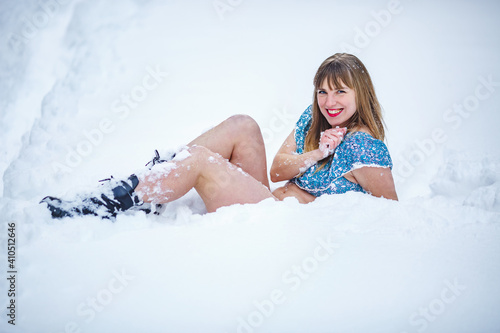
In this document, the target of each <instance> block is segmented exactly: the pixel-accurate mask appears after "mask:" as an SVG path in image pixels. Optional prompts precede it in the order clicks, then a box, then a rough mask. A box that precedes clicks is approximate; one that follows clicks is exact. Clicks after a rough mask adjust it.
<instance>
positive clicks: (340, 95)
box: [316, 79, 356, 127]
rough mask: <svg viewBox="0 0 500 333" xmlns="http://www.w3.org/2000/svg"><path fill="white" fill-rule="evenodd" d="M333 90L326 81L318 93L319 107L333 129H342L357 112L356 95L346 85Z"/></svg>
mask: <svg viewBox="0 0 500 333" xmlns="http://www.w3.org/2000/svg"><path fill="white" fill-rule="evenodd" d="M332 88H333V89H330V87H329V85H328V81H327V80H326V79H325V80H324V81H323V83H322V84H321V86H320V87H319V89H318V90H317V91H316V95H317V98H318V106H319V109H320V110H321V113H322V114H323V116H324V117H325V118H326V120H327V121H328V123H329V124H330V125H331V126H332V127H336V126H340V127H342V126H343V124H346V123H347V121H348V120H349V119H350V118H351V117H352V115H353V114H354V112H356V93H355V91H354V90H352V89H350V88H348V87H347V86H346V85H344V84H342V87H332Z"/></svg>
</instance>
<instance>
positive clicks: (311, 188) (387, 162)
mask: <svg viewBox="0 0 500 333" xmlns="http://www.w3.org/2000/svg"><path fill="white" fill-rule="evenodd" d="M311 120H312V105H311V106H309V107H308V108H307V109H306V110H305V111H304V113H303V114H302V115H301V116H300V119H299V121H298V122H297V125H296V128H295V143H296V144H297V151H296V153H297V154H302V153H303V152H304V141H305V138H306V134H307V131H308V130H309V128H310V127H311ZM365 166H372V167H382V168H391V169H392V160H391V156H390V155H389V151H388V149H387V146H386V145H385V144H384V143H383V142H382V141H380V140H377V139H375V138H374V137H372V136H371V135H370V134H368V133H364V132H351V133H348V134H347V135H346V136H345V137H344V140H343V141H342V142H341V143H340V145H338V147H337V148H336V150H335V153H334V155H333V158H331V157H330V159H329V161H328V163H327V164H326V165H325V166H324V167H323V168H322V169H321V170H319V171H318V172H316V173H315V171H316V169H317V168H318V164H314V165H313V166H311V167H310V168H309V169H307V170H306V171H305V172H304V173H303V174H301V175H300V176H298V177H296V178H293V179H291V182H292V183H294V184H296V185H297V186H298V187H300V188H301V189H303V190H305V191H307V192H309V193H310V194H312V195H314V196H316V197H319V196H320V195H323V194H339V193H345V192H348V191H357V192H364V193H366V191H365V190H364V189H363V188H362V187H361V185H359V184H355V183H353V182H351V181H349V180H347V179H346V178H345V177H344V175H345V174H347V173H348V172H350V171H352V170H355V169H359V168H362V167H365Z"/></svg>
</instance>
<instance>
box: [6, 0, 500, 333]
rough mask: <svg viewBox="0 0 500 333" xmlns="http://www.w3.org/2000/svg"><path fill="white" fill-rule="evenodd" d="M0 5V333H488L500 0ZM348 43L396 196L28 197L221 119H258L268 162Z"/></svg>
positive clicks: (497, 216)
mask: <svg viewBox="0 0 500 333" xmlns="http://www.w3.org/2000/svg"><path fill="white" fill-rule="evenodd" d="M0 6H1V9H0V15H1V20H0V22H2V23H1V25H0V29H1V31H2V34H0V35H1V36H2V40H1V42H2V48H4V49H3V50H5V52H2V53H1V55H0V57H1V60H2V61H1V62H0V64H1V65H0V74H1V81H0V88H1V91H2V93H1V96H2V98H1V99H0V103H1V104H0V107H1V112H2V113H1V119H0V120H1V123H0V126H1V131H0V137H1V140H2V143H3V145H2V147H1V150H0V152H1V156H2V159H1V164H0V170H1V172H2V175H3V177H2V189H3V191H2V192H3V196H2V197H1V200H0V212H1V216H2V221H3V222H4V223H2V225H3V231H2V232H0V247H1V248H3V249H4V251H5V249H6V248H7V244H8V243H9V240H8V238H9V237H10V236H9V231H8V230H9V224H10V225H11V227H10V229H11V233H12V232H14V233H15V236H16V241H17V242H16V257H15V267H14V269H15V270H16V271H17V273H16V274H15V275H16V279H14V280H15V281H14V280H12V281H14V282H15V283H14V284H12V283H13V282H12V281H11V280H8V279H6V278H3V279H1V280H0V281H1V282H0V290H2V292H1V305H2V308H3V310H2V318H3V319H2V320H0V330H1V331H2V332H4V331H6V332H33V331H37V332H109V331H121V332H137V331H148V332H164V331H173V332H200V331H202V332H221V331H225V332H240V333H252V332H273V333H274V332H306V331H307V332H330V331H335V332H367V331H371V332H373V331H374V332H398V333H402V332H407V333H410V332H440V333H442V332H454V333H456V332H494V331H498V330H499V329H500V320H499V319H498V316H497V313H498V312H499V311H500V301H499V300H500V287H499V286H498V283H497V281H498V278H499V277H500V264H499V263H500V260H499V253H500V251H499V250H500V242H499V239H500V228H499V222H500V183H499V174H500V172H499V171H500V152H499V150H498V148H497V147H496V146H495V143H496V142H497V141H498V134H497V133H498V132H497V129H496V126H497V124H498V120H500V119H499V118H500V116H498V114H499V113H498V112H497V111H498V105H499V104H500V100H499V97H498V92H497V89H498V84H497V83H496V82H497V80H498V78H499V77H500V65H499V63H498V61H497V59H498V55H499V53H500V44H499V42H498V38H497V36H496V34H497V31H498V29H497V28H498V22H497V18H496V16H495V15H494V13H495V12H497V11H498V4H496V3H495V2H484V3H483V4H482V6H477V4H472V3H471V4H469V3H467V2H465V1H464V2H461V1H458V2H456V1H454V2H451V1H449V2H447V1H445V2H440V3H439V4H436V3H434V2H430V1H428V2H425V1H424V2H418V3H413V2H403V1H401V2H391V3H386V2H377V3H374V2H370V3H368V2H360V3H358V4H356V5H354V4H333V3H330V2H327V1H318V2H314V3H309V4H306V3H303V4H300V3H289V2H286V3H285V2H281V1H276V2H272V3H269V2H263V1H255V2H240V3H236V2H229V1H228V2H225V1H214V2H203V1H195V2H192V3H190V5H189V6H188V5H186V4H184V3H182V2H176V1H173V2H169V3H168V4H164V3H162V2H160V1H147V2H139V1H122V2H120V3H116V4H113V3H109V2H103V1H97V0H95V1H94V0H91V1H74V2H63V1H48V2H41V3H40V4H36V5H35V4H28V3H23V2H3V3H2V4H0ZM228 6H229V7H228ZM450 8H453V15H451V12H450ZM464 17H466V18H467V22H468V24H465V25H464V24H463V22H464ZM332 18H335V20H336V22H335V27H336V28H335V29H333V30H332V21H331V20H332ZM422 18H425V24H423V21H422ZM370 29H371V30H370ZM330 32H331V33H330ZM346 47H351V48H354V49H355V50H353V51H354V52H355V53H356V54H357V55H359V56H360V58H361V59H362V60H363V61H364V62H365V64H366V65H367V67H368V68H369V69H370V72H371V74H372V77H373V79H374V82H375V86H376V88H377V92H378V94H379V95H380V99H381V102H382V105H383V106H384V108H385V115H386V121H387V125H388V129H389V131H388V146H389V149H390V151H391V154H392V156H393V160H394V162H395V168H394V170H393V171H394V175H395V179H396V185H397V189H398V193H399V195H400V199H401V200H400V201H399V202H393V201H388V200H385V199H379V198H373V197H370V196H368V195H363V194H359V193H348V194H344V195H334V196H323V197H321V198H319V199H318V200H316V201H315V202H313V203H311V204H308V205H300V204H298V202H297V201H296V200H294V199H287V200H285V201H284V202H274V201H271V200H267V201H264V202H261V203H259V204H256V205H236V206H231V207H225V208H222V209H220V210H218V211H217V212H215V213H210V214H207V213H206V210H205V207H204V205H203V202H202V201H201V200H200V198H199V197H198V195H197V194H196V193H195V192H189V193H188V194H187V195H186V196H184V197H183V198H181V199H180V200H178V201H176V202H173V203H170V204H168V205H167V207H166V208H165V211H164V212H163V213H162V215H160V216H146V215H144V213H143V212H132V213H127V214H123V215H120V216H118V218H117V219H116V222H114V223H113V222H110V221H101V220H99V219H97V218H94V217H84V218H83V217H81V218H74V219H63V220H57V221H54V220H52V219H51V218H50V215H49V212H48V210H46V209H45V208H44V207H43V206H42V205H38V201H39V200H40V199H41V198H42V197H44V196H45V195H56V196H71V195H74V194H76V193H79V192H81V191H86V190H89V189H93V188H94V187H95V186H96V184H97V180H99V179H103V178H106V177H109V175H114V176H115V177H117V178H119V177H127V176H128V175H129V174H130V173H132V172H136V171H140V170H141V169H143V168H144V165H145V164H146V163H147V162H148V161H149V160H151V158H152V157H153V151H154V149H160V150H161V151H165V153H168V152H169V151H172V150H175V149H176V148H177V147H180V146H182V145H183V144H185V143H186V142H188V140H190V139H191V138H192V137H193V136H195V135H197V134H199V133H201V132H202V131H204V130H206V129H207V128H210V127H211V126H213V125H215V124H216V123H217V122H219V121H220V120H223V119H224V118H225V117H227V116H229V115H232V114H234V113H246V114H250V115H252V116H253V117H254V118H255V119H256V120H257V121H258V122H259V124H260V125H261V128H262V131H263V133H264V137H265V140H266V145H267V148H268V150H267V154H268V158H269V160H271V159H272V156H273V155H274V153H275V152H276V151H277V149H278V148H279V146H280V144H281V143H282V141H283V140H284V138H285V137H286V136H287V135H288V134H289V133H290V131H291V130H292V128H293V125H294V123H295V121H296V120H297V119H298V117H299V115H300V114H301V112H302V111H303V110H304V109H305V107H307V105H308V104H309V103H310V93H311V88H312V85H311V82H312V76H313V75H314V72H315V70H316V68H317V66H318V65H319V63H320V62H321V61H322V60H324V58H326V57H327V56H329V55H331V54H332V53H335V52H338V51H342V50H343V49H345V48H346ZM485 80H486V81H488V80H489V83H484V82H485ZM464 125H466V126H464ZM273 186H277V184H274V185H273ZM13 226H14V227H13ZM10 238H12V237H10ZM3 253H5V255H2V258H4V261H3V262H4V264H3V266H2V267H3V268H2V269H3V271H4V273H5V275H4V276H6V277H7V278H9V277H10V276H11V275H12V273H8V271H10V270H11V269H9V267H8V263H9V262H8V260H7V259H8V258H7V256H8V251H6V252H3ZM12 288H15V292H16V295H15V297H13V296H9V293H8V290H9V289H12ZM12 300H14V301H15V305H16V311H15V314H16V317H15V323H16V325H15V326H14V325H11V324H9V323H8V320H9V319H10V317H9V316H8V314H9V313H10V312H11V310H10V309H8V308H7V307H8V306H10V304H11V301H12Z"/></svg>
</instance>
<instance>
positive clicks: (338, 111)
mask: <svg viewBox="0 0 500 333" xmlns="http://www.w3.org/2000/svg"><path fill="white" fill-rule="evenodd" d="M342 111H344V108H340V109H326V113H327V114H328V115H329V116H330V117H337V116H338V115H340V114H341V113H342Z"/></svg>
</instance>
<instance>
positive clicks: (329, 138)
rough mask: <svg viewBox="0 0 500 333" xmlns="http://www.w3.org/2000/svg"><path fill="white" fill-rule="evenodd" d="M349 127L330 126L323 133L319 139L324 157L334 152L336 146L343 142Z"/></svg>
mask: <svg viewBox="0 0 500 333" xmlns="http://www.w3.org/2000/svg"><path fill="white" fill-rule="evenodd" d="M346 132H347V128H345V127H342V128H330V129H327V130H326V131H324V132H322V133H321V138H320V140H319V150H321V152H322V153H323V158H326V157H328V156H330V155H332V154H333V152H334V151H335V148H337V146H338V145H339V144H340V143H341V142H342V139H343V138H344V135H345V134H346Z"/></svg>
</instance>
